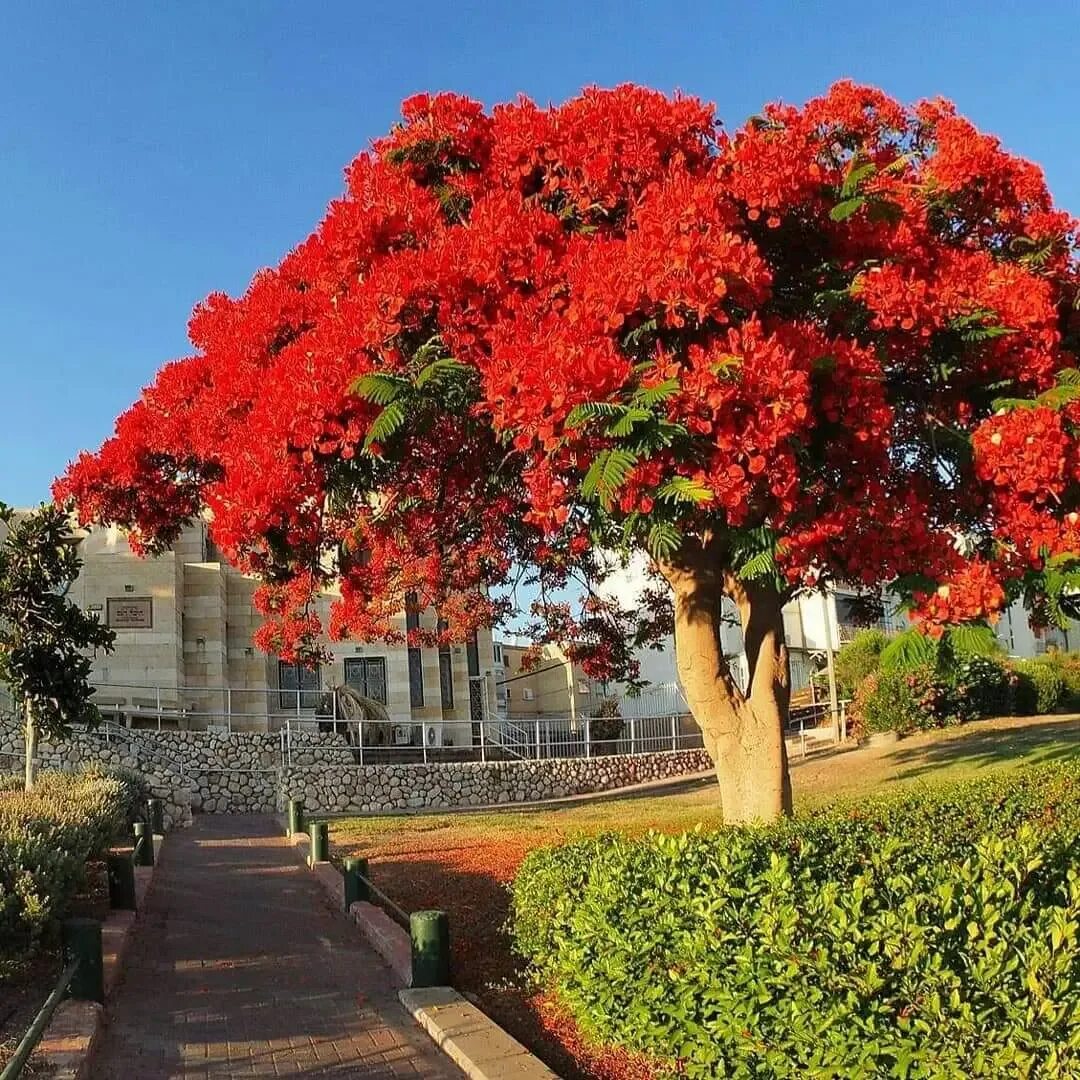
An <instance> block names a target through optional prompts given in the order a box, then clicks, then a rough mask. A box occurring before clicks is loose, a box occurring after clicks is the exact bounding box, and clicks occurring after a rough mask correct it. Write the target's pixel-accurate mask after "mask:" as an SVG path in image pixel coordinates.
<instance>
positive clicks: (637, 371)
mask: <svg viewBox="0 0 1080 1080" xmlns="http://www.w3.org/2000/svg"><path fill="white" fill-rule="evenodd" d="M1076 241H1077V222H1076V221H1075V220H1074V219H1073V218H1072V217H1071V216H1070V215H1069V214H1067V213H1065V212H1063V211H1061V210H1058V209H1055V207H1054V205H1053V201H1052V199H1051V196H1050V193H1049V191H1048V190H1047V186H1046V183H1045V180H1044V177H1043V174H1042V172H1041V171H1040V169H1039V168H1038V167H1037V166H1035V165H1033V164H1031V163H1029V162H1027V161H1024V160H1022V159H1020V158H1018V157H1015V156H1013V155H1012V154H1010V153H1008V152H1007V151H1005V150H1004V149H1003V148H1002V147H1001V145H1000V143H999V141H998V140H997V139H996V138H994V137H992V136H990V135H986V134H982V133H980V132H979V131H978V130H977V129H976V128H975V127H974V126H973V125H972V124H971V123H970V122H969V121H968V120H966V119H964V118H963V117H961V116H959V115H957V113H956V111H955V109H954V108H953V106H952V105H950V104H949V103H948V102H945V101H942V100H932V101H924V102H921V103H919V104H917V105H915V106H913V107H907V106H904V105H901V104H900V103H898V102H896V101H894V100H892V99H891V98H890V97H888V96H887V95H885V94H884V93H882V92H881V91H879V90H877V89H874V88H871V87H866V86H858V85H854V84H852V83H850V82H841V83H838V84H836V85H835V86H834V87H833V88H832V89H831V90H830V91H829V92H828V93H827V94H826V95H824V96H823V97H820V98H817V99H814V100H812V101H810V102H808V103H807V104H806V105H805V106H803V107H795V106H792V105H784V104H773V105H769V106H767V107H765V108H764V109H763V111H762V112H761V114H760V115H758V116H754V117H752V118H751V119H750V120H748V121H747V122H746V123H745V124H744V125H743V126H742V127H740V128H739V129H738V130H736V131H734V132H732V133H730V134H729V133H727V132H725V131H724V130H723V129H722V127H721V125H720V123H719V121H718V119H717V116H716V113H715V111H714V109H713V107H712V106H710V105H707V104H704V103H702V102H701V101H698V100H696V99H694V98H690V97H681V96H675V97H671V96H665V95H664V94H661V93H658V92H656V91H653V90H650V89H646V88H644V87H640V86H630V85H628V86H621V87H618V88H616V89H613V90H600V89H588V90H586V91H584V92H583V93H582V94H581V95H580V96H579V97H576V98H574V99H572V100H570V101H568V102H566V103H565V104H562V105H559V106H554V107H548V108H542V107H539V106H537V105H536V104H534V103H533V102H531V101H529V100H527V99H524V98H522V99H519V100H518V101H516V102H513V103H510V104H505V105H500V106H497V107H495V108H494V109H492V110H490V111H487V110H485V109H484V108H483V107H482V106H481V105H479V104H478V103H476V102H473V101H470V100H467V99H465V98H463V97H459V96H456V95H453V94H439V95H436V96H430V95H426V94H422V95H418V96H416V97H413V98H410V99H409V100H407V101H406V102H405V103H404V106H403V119H402V121H401V123H400V124H398V125H397V126H396V127H394V129H393V130H392V131H391V132H390V133H389V134H388V135H386V136H385V137H384V138H381V139H378V140H377V141H375V142H374V144H373V145H372V147H371V148H370V150H368V151H365V152H364V153H361V154H360V155H359V156H358V157H357V158H356V160H355V161H353V162H352V164H351V165H350V166H349V167H348V169H347V171H346V191H345V193H344V194H343V195H342V197H341V198H339V199H337V200H336V201H334V202H333V203H331V205H330V206H329V208H328V210H327V212H326V215H325V217H324V219H323V220H322V222H321V223H320V224H319V225H318V227H317V229H316V230H315V232H314V233H312V235H311V236H309V237H308V238H307V239H306V240H304V241H303V242H302V243H300V244H299V246H297V247H296V248H295V249H294V250H293V251H291V252H290V253H289V254H287V255H286V256H285V257H284V258H283V259H282V261H281V262H280V264H279V265H278V266H276V267H274V268H271V269H264V270H262V271H260V272H259V273H258V274H256V276H255V277H254V279H253V280H252V282H251V284H250V286H249V288H248V289H247V291H246V292H245V293H244V294H243V295H242V296H240V297H239V298H235V299H234V298H230V297H228V296H226V295H224V294H222V293H214V294H212V295H211V296H209V297H208V298H207V299H206V300H205V301H204V302H203V303H201V304H200V305H199V306H198V307H197V308H196V310H195V312H194V314H193V316H192V318H191V323H190V336H191V340H192V343H193V345H194V352H193V354H192V355H191V356H189V357H187V358H185V359H181V360H177V361H175V362H173V363H170V364H167V365H166V366H165V367H163V368H162V369H161V371H160V372H159V373H158V375H157V377H156V379H155V380H154V382H153V383H152V384H151V385H150V386H149V387H147V388H146V390H145V391H144V392H143V394H142V396H141V398H140V399H139V400H138V401H137V402H136V403H135V404H134V405H133V406H132V407H131V408H130V409H129V410H128V411H127V412H125V413H124V414H123V415H122V416H121V417H120V419H119V420H118V421H117V425H116V434H115V436H114V437H113V438H111V439H109V440H108V441H107V442H106V443H105V444H104V445H103V446H102V447H101V449H100V450H99V451H97V452H96V453H93V454H84V455H82V456H81V457H80V458H79V459H78V460H77V461H76V462H75V463H74V464H73V465H72V466H71V467H70V469H69V471H68V472H67V474H66V476H65V477H64V478H62V479H61V480H60V481H58V483H57V484H56V487H55V495H56V496H57V498H58V499H60V500H66V499H68V498H73V499H74V500H75V501H76V502H77V504H78V506H79V510H80V513H81V516H82V519H83V520H84V521H86V522H89V521H92V520H100V521H110V522H117V523H122V524H124V525H126V526H129V527H131V528H132V529H134V530H135V533H134V537H135V541H136V543H141V544H142V545H144V546H145V547H147V548H149V549H153V548H155V547H157V546H159V545H163V544H168V543H169V542H170V541H171V540H173V539H174V538H175V537H176V535H177V532H178V529H179V527H180V526H181V523H182V522H183V521H185V520H186V519H188V518H190V517H191V516H192V515H194V514H196V513H199V512H206V513H207V514H208V517H209V519H210V522H211V525H210V528H211V531H212V534H213V537H214V540H215V542H216V543H217V545H218V546H219V548H220V549H221V550H222V551H223V552H224V553H225V555H226V556H227V558H229V559H230V560H231V561H233V562H234V563H235V564H237V565H238V566H240V567H242V568H243V569H245V570H247V571H250V572H252V573H255V574H258V575H260V576H261V577H262V578H263V579H264V582H265V585H264V587H263V588H262V589H261V591H260V594H259V603H260V605H261V607H262V610H263V611H264V612H265V613H266V614H267V616H268V622H267V624H266V626H265V627H264V629H263V630H262V631H261V632H260V638H259V640H260V644H261V645H262V646H263V647H265V648H268V649H272V650H274V651H276V652H278V653H280V654H281V655H283V656H292V655H297V654H299V655H305V654H306V653H307V652H309V651H310V649H311V648H312V644H313V642H314V641H315V639H316V637H317V635H318V633H319V631H320V627H319V625H318V623H317V620H316V618H315V616H314V615H313V613H312V612H313V609H312V607H311V606H310V603H309V601H310V599H311V597H312V595H313V592H314V591H316V590H317V589H319V588H320V587H322V586H323V585H325V584H326V583H327V582H329V581H330V580H335V581H337V582H339V583H340V591H341V595H340V600H339V601H338V602H337V603H336V605H335V607H334V609H333V615H332V620H331V625H330V627H329V630H330V632H331V633H332V634H333V635H335V636H356V637H360V638H380V637H382V638H387V639H394V638H395V637H397V636H399V633H400V632H399V629H398V622H397V620H396V616H397V614H398V613H399V612H400V610H401V609H402V607H403V605H404V602H405V598H406V597H409V596H411V595H413V594H415V598H414V602H416V603H419V604H421V605H422V606H427V605H434V606H435V607H436V608H437V609H438V610H439V613H440V617H441V619H442V620H443V622H442V627H443V629H442V633H443V635H444V636H446V637H454V638H458V639H460V637H461V636H463V635H464V634H467V633H469V632H470V631H471V630H472V629H474V628H475V627H476V626H478V625H480V624H483V623H487V622H490V621H491V620H492V618H494V617H496V616H497V615H498V614H499V613H500V605H501V604H503V603H504V601H503V600H502V599H500V593H499V592H498V588H499V587H500V586H504V585H506V584H507V583H508V582H510V581H512V579H513V575H514V573H515V572H516V571H515V568H516V567H520V566H523V565H532V566H536V567H538V568H539V571H538V572H539V573H540V575H541V576H542V578H543V580H544V581H545V582H551V583H555V584H558V583H559V582H560V581H565V580H566V578H567V576H568V575H570V574H573V573H576V572H578V571H581V572H582V573H584V574H585V576H589V575H590V574H591V573H593V572H594V571H595V570H596V565H595V564H596V562H597V559H596V553H597V552H598V551H601V550H603V551H609V550H610V551H618V550H635V549H644V550H646V551H648V552H649V553H650V554H651V555H652V556H653V557H654V558H655V559H657V560H658V562H659V563H660V564H661V565H662V566H663V565H671V564H677V563H679V562H680V561H681V560H685V558H687V557H688V553H690V554H692V553H694V552H698V553H707V555H708V560H709V561H710V562H711V563H713V564H715V566H716V567H717V568H718V569H717V573H720V574H721V575H726V580H728V582H729V585H730V582H731V581H742V582H760V583H767V584H769V586H770V587H771V588H773V589H774V590H775V591H777V592H778V593H780V594H782V595H787V594H789V593H790V591H791V590H792V589H795V588H799V587H805V586H818V585H821V584H823V583H827V582H829V581H831V580H839V579H843V580H845V581H850V582H857V583H861V584H863V585H866V586H877V585H887V586H889V587H891V588H893V589H894V590H896V591H897V592H899V593H900V594H901V595H903V596H906V597H908V598H910V601H911V603H912V605H913V609H914V613H915V615H916V617H917V618H918V619H919V620H920V621H921V624H922V626H923V627H924V628H926V629H929V630H931V631H932V632H935V633H936V632H939V630H940V628H941V627H944V626H947V625H951V624H977V623H980V622H981V621H983V620H986V619H992V618H993V617H994V616H995V615H996V613H997V612H998V611H1000V610H1001V609H1002V607H1003V606H1004V605H1005V604H1006V602H1007V600H1008V599H1010V598H1011V597H1013V596H1016V595H1020V594H1021V593H1023V594H1024V595H1025V596H1026V597H1027V598H1028V600H1029V603H1030V605H1031V606H1032V607H1033V609H1034V611H1035V612H1036V615H1037V617H1038V618H1041V619H1043V620H1050V619H1054V618H1058V617H1061V614H1062V610H1063V608H1062V605H1063V604H1064V605H1065V606H1066V607H1067V605H1068V604H1069V602H1070V601H1069V597H1070V595H1071V594H1072V592H1073V589H1074V587H1075V585H1076V584H1077V582H1078V581H1080V577H1078V574H1077V569H1076V568H1077V565H1078V560H1080V483H1078V481H1080V445H1078V442H1077V431H1078V429H1080V376H1078V375H1077V372H1076V369H1075V365H1076V353H1077V346H1078V338H1080V320H1078V316H1077V296H1078V283H1080V275H1078V268H1077V260H1076ZM699 562H700V560H699ZM695 565H697V564H695ZM492 590H495V591H492ZM638 614H639V615H641V616H643V617H644V620H645V621H646V622H648V621H651V622H652V623H653V624H654V625H655V624H656V623H657V619H659V615H658V613H657V611H656V610H654V608H652V607H650V606H646V607H645V608H643V609H642V611H641V612H640V613H638ZM541 615H543V616H545V617H546V618H547V619H548V621H549V623H550V624H551V626H550V630H551V633H552V634H554V635H556V636H561V637H563V638H564V640H565V639H570V640H574V641H576V642H581V643H585V644H584V646H583V649H584V651H585V652H587V653H588V656H587V657H586V659H587V660H588V661H589V662H590V663H591V664H592V665H593V670H595V671H602V670H614V669H616V668H620V667H621V668H622V669H624V670H625V668H626V667H627V662H628V658H629V654H628V652H627V651H626V650H625V648H624V647H623V646H620V645H619V641H620V640H625V634H622V637H621V639H620V633H621V632H622V631H624V630H625V629H626V627H625V625H623V624H621V622H620V619H621V616H620V613H618V612H615V611H613V610H612V609H611V607H610V605H608V604H605V603H603V602H601V601H599V600H597V599H592V600H591V601H590V602H589V603H587V604H586V610H585V612H584V614H582V615H576V614H573V613H571V612H569V611H568V610H567V609H566V608H565V607H564V606H561V605H555V604H552V605H548V606H546V607H545V608H544V609H543V611H542V612H541ZM654 616H655V617H654ZM612 628H615V629H618V630H619V631H620V633H613V632H609V631H611V630H612Z"/></svg>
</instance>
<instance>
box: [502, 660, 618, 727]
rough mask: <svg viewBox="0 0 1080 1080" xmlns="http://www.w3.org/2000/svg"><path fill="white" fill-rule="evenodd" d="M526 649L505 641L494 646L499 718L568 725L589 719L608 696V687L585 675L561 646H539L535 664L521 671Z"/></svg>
mask: <svg viewBox="0 0 1080 1080" xmlns="http://www.w3.org/2000/svg"><path fill="white" fill-rule="evenodd" d="M529 648H530V646H529V645H528V644H527V643H524V642H517V643H515V642H513V641H507V640H503V641H499V642H496V644H495V656H496V670H497V671H498V672H499V675H498V677H497V680H496V689H495V693H496V702H497V707H498V711H499V714H500V715H501V716H504V717H506V718H507V719H509V720H532V719H566V720H569V721H570V723H571V725H576V723H577V721H578V720H580V719H581V718H582V717H585V716H591V715H592V714H593V713H594V712H595V711H596V709H597V708H598V707H599V705H600V702H601V701H603V700H604V698H605V697H606V696H607V693H608V686H607V684H606V683H602V682H599V681H597V680H596V679H593V678H590V676H588V675H586V674H585V672H584V671H583V670H582V669H581V665H580V664H577V663H575V662H574V661H573V660H571V659H570V658H569V657H568V656H567V655H566V652H565V650H564V649H563V648H562V646H560V645H555V644H548V645H543V646H541V647H540V650H539V652H540V655H539V659H538V661H537V662H536V663H535V664H533V665H531V666H530V667H528V668H526V667H523V666H522V658H523V657H524V655H525V653H526V651H527V650H528V649H529Z"/></svg>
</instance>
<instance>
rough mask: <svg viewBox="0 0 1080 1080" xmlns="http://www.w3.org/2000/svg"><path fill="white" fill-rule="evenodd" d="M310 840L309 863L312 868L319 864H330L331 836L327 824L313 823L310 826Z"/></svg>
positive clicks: (321, 822) (322, 822) (323, 822)
mask: <svg viewBox="0 0 1080 1080" xmlns="http://www.w3.org/2000/svg"><path fill="white" fill-rule="evenodd" d="M308 838H309V839H310V841H311V851H310V852H309V854H308V862H309V863H310V864H311V865H312V866H314V865H315V864H316V863H317V862H328V861H329V859H330V836H329V832H328V830H327V825H326V822H325V821H312V822H311V823H310V824H309V825H308Z"/></svg>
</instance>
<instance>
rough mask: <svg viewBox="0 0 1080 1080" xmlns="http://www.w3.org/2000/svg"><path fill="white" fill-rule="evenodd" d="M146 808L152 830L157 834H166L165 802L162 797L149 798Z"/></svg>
mask: <svg viewBox="0 0 1080 1080" xmlns="http://www.w3.org/2000/svg"><path fill="white" fill-rule="evenodd" d="M146 809H147V811H148V815H147V816H148V817H149V818H150V831H151V832H152V833H153V834H154V835H155V836H164V835H165V804H164V803H163V802H162V801H161V800H160V799H147V800H146Z"/></svg>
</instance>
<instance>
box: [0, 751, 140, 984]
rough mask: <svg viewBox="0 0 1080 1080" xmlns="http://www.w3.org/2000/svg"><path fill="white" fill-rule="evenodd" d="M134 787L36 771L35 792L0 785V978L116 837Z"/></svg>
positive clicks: (117, 780)
mask: <svg viewBox="0 0 1080 1080" xmlns="http://www.w3.org/2000/svg"><path fill="white" fill-rule="evenodd" d="M140 793H141V792H140V785H139V783H138V782H137V781H136V780H135V779H134V778H133V776H131V775H126V776H124V775H112V774H110V773H109V771H108V770H105V769H102V768H100V767H93V768H89V769H87V770H86V771H84V772H81V773H51V772H46V773H42V774H41V776H39V777H38V780H37V784H36V786H35V789H34V791H33V792H30V793H29V794H27V793H24V792H23V791H21V790H14V789H12V788H11V787H9V786H8V785H7V784H6V783H5V784H2V785H0V977H2V976H3V975H4V974H7V973H8V972H10V970H11V968H12V965H13V964H17V963H18V962H20V961H21V960H22V959H23V958H24V957H25V956H26V955H27V953H28V952H29V951H30V950H32V949H33V947H34V946H35V945H36V944H37V942H38V940H39V939H40V937H41V935H42V934H43V933H44V931H45V930H46V928H47V927H48V926H49V924H50V923H51V922H52V921H53V919H55V917H56V916H57V915H58V914H60V913H62V912H63V910H64V907H65V906H66V904H67V903H68V901H69V900H70V899H71V896H72V895H73V894H74V892H75V891H76V889H77V888H78V887H79V885H80V884H81V883H82V880H83V876H84V873H85V867H86V862H87V860H88V859H90V858H92V857H93V856H95V855H97V854H99V853H101V852H102V851H103V850H104V849H105V848H107V847H108V846H109V844H110V843H112V842H113V841H114V840H115V839H116V837H117V836H118V835H120V834H121V833H122V832H123V830H124V828H125V826H126V824H127V822H128V821H129V820H130V818H131V816H132V814H133V813H134V810H135V800H136V799H137V798H138V796H139V795H140Z"/></svg>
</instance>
